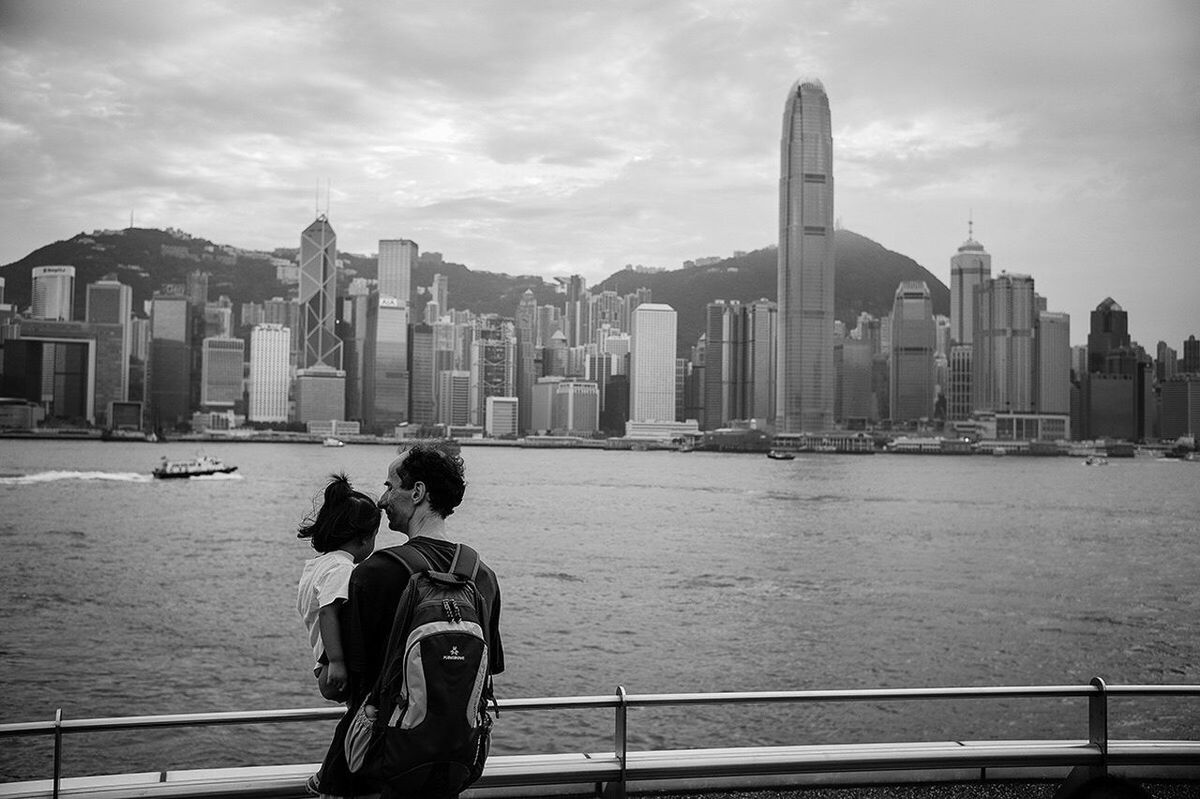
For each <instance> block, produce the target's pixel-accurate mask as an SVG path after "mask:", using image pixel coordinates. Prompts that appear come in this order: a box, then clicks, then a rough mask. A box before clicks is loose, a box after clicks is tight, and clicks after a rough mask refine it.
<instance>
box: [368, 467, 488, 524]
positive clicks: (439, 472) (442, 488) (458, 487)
mask: <svg viewBox="0 0 1200 799" xmlns="http://www.w3.org/2000/svg"><path fill="white" fill-rule="evenodd" d="M384 485H385V487H386V490H385V491H384V493H383V496H381V497H380V498H379V508H380V509H381V510H382V511H383V512H384V513H386V514H387V517H388V527H389V528H391V529H392V530H397V531H399V532H402V533H404V534H406V535H408V534H409V533H410V531H411V529H412V527H411V523H412V520H413V518H414V517H416V516H418V515H421V514H423V513H432V514H434V515H436V516H438V517H440V518H442V519H444V518H446V517H447V516H449V515H450V514H452V513H454V509H455V508H456V507H458V505H459V503H461V502H462V498H463V492H464V491H466V488H467V481H466V480H465V479H464V477H463V460H462V458H460V457H458V456H457V455H453V454H451V453H449V452H447V451H446V450H444V449H441V448H439V447H435V446H429V445H418V446H415V447H412V448H411V449H409V450H407V451H406V452H403V453H402V454H401V456H400V457H399V458H396V460H394V461H392V463H391V465H390V466H389V467H388V476H387V481H386V482H385V484H384Z"/></svg>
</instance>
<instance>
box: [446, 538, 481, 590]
mask: <svg viewBox="0 0 1200 799" xmlns="http://www.w3.org/2000/svg"><path fill="white" fill-rule="evenodd" d="M450 573H451V574H457V575H458V576H459V577H465V578H466V579H468V580H470V581H471V582H475V575H476V574H478V573H479V553H478V552H476V551H475V550H473V549H471V548H470V547H469V546H467V545H466V544H455V545H454V560H452V561H450Z"/></svg>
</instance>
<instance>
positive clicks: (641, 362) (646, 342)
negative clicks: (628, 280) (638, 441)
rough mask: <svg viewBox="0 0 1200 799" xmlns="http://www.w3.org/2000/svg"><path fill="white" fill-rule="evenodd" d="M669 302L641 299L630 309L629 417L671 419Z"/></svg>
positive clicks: (672, 316)
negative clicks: (632, 309) (643, 300)
mask: <svg viewBox="0 0 1200 799" xmlns="http://www.w3.org/2000/svg"><path fill="white" fill-rule="evenodd" d="M677 324H678V322H677V315H676V313H675V309H674V308H672V307H671V306H670V305H663V304H662V303H653V302H648V303H643V304H641V305H639V306H638V307H637V309H636V310H635V311H634V312H633V316H632V321H631V326H632V328H633V330H632V331H631V345H632V349H631V350H630V353H629V356H630V357H629V418H630V420H631V421H634V422H673V421H675V336H676V328H677Z"/></svg>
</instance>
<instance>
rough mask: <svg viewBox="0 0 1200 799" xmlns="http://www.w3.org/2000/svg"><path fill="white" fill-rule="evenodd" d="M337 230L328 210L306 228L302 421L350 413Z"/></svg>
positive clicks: (299, 389)
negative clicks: (341, 332) (340, 312)
mask: <svg viewBox="0 0 1200 799" xmlns="http://www.w3.org/2000/svg"><path fill="white" fill-rule="evenodd" d="M337 269H338V266H337V235H336V234H335V233H334V231H333V226H332V225H330V224H329V219H328V218H327V217H326V216H325V214H321V215H319V216H318V217H317V218H316V219H315V220H314V221H313V222H312V224H310V225H309V226H308V227H307V228H305V229H304V232H303V233H301V234H300V333H301V338H300V343H301V348H300V352H299V353H298V358H297V363H296V366H297V370H296V421H298V422H316V421H329V420H335V421H341V420H343V419H345V408H346V390H345V384H346V373H345V372H344V371H343V370H342V342H341V339H339V338H338V336H337V331H336V322H337Z"/></svg>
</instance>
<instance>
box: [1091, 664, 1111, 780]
mask: <svg viewBox="0 0 1200 799" xmlns="http://www.w3.org/2000/svg"><path fill="white" fill-rule="evenodd" d="M1091 684H1092V687H1094V688H1095V689H1096V692H1095V693H1093V694H1092V695H1091V696H1089V697H1088V742H1089V743H1092V744H1094V745H1096V746H1098V747H1100V767H1099V769H1098V771H1099V773H1100V774H1107V773H1108V686H1106V685H1105V684H1104V680H1103V679H1101V678H1100V677H1093V678H1092V683H1091Z"/></svg>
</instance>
